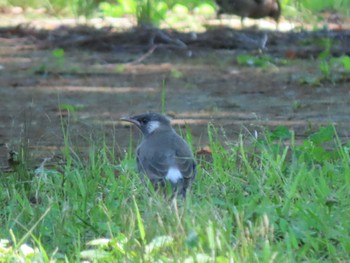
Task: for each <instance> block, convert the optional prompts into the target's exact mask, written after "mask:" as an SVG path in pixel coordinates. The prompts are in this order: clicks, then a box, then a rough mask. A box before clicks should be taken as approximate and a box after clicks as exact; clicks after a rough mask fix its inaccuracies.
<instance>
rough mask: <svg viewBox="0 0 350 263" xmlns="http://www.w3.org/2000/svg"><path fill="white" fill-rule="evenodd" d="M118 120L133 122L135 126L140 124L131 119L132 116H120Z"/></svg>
mask: <svg viewBox="0 0 350 263" xmlns="http://www.w3.org/2000/svg"><path fill="white" fill-rule="evenodd" d="M120 120H122V121H127V122H130V123H133V124H135V125H136V126H137V127H140V125H141V124H140V122H138V121H137V120H135V119H133V118H132V117H122V118H120Z"/></svg>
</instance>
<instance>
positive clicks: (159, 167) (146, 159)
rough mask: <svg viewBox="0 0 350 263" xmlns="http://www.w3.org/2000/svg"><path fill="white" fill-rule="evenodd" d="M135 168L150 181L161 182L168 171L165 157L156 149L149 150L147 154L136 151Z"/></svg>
mask: <svg viewBox="0 0 350 263" xmlns="http://www.w3.org/2000/svg"><path fill="white" fill-rule="evenodd" d="M137 166H138V170H139V172H141V173H144V174H146V175H147V176H148V177H149V178H150V179H151V180H162V179H164V178H165V177H166V175H167V172H168V170H169V167H170V166H169V163H168V162H167V158H166V155H164V154H163V153H162V152H158V151H156V149H149V150H148V152H147V154H142V153H141V151H140V150H138V151H137Z"/></svg>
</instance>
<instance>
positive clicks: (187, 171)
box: [122, 113, 196, 196]
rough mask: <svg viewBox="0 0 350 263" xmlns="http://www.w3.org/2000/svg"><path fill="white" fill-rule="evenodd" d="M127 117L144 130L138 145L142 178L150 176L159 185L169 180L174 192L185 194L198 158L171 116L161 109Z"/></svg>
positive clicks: (138, 162) (154, 183) (163, 184)
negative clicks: (174, 126)
mask: <svg viewBox="0 0 350 263" xmlns="http://www.w3.org/2000/svg"><path fill="white" fill-rule="evenodd" d="M122 120H124V121H128V122H131V123H133V124H135V125H136V126H137V127H138V128H139V129H140V130H141V132H142V133H143V140H142V142H141V144H140V145H139V146H138V147H137V167H138V171H139V173H140V175H141V178H142V180H144V177H145V176H146V177H148V178H149V180H150V181H151V183H152V184H153V185H154V186H155V187H156V188H157V187H158V186H159V185H161V186H165V185H166V184H167V182H169V183H170V185H171V188H172V190H173V192H174V193H180V194H181V195H182V196H185V195H186V190H187V189H188V187H189V186H190V185H191V182H192V181H193V179H194V177H195V175H196V162H195V160H194V158H193V155H192V152H191V150H190V148H189V146H188V144H187V143H186V141H185V140H184V139H183V138H181V137H180V136H179V135H178V134H177V133H176V132H175V130H174V129H173V128H172V127H171V124H170V120H169V119H168V118H167V117H165V116H164V115H161V114H158V113H144V114H140V115H136V116H132V117H129V118H122Z"/></svg>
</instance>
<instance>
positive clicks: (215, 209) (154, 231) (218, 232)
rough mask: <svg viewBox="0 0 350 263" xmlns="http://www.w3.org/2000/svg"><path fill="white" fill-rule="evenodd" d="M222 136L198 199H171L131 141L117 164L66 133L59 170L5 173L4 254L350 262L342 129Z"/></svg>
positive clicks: (348, 173) (204, 162)
mask: <svg viewBox="0 0 350 263" xmlns="http://www.w3.org/2000/svg"><path fill="white" fill-rule="evenodd" d="M220 132H221V130H219V129H217V128H216V127H214V126H212V125H210V126H209V127H208V136H209V139H210V145H209V147H210V150H211V155H212V156H211V158H206V159H204V158H203V159H201V158H199V160H198V164H199V165H198V166H199V167H198V175H197V178H196V180H195V183H194V185H193V187H192V190H191V193H190V194H189V195H188V198H187V199H186V200H182V199H178V200H173V201H169V200H166V199H164V198H163V196H162V195H159V194H158V193H155V192H149V191H146V189H145V188H144V186H143V184H142V183H141V181H140V179H139V177H138V175H137V173H136V170H135V162H134V160H133V154H131V147H130V150H129V151H127V152H126V154H125V156H124V158H123V159H122V160H115V157H114V153H113V151H111V150H110V148H109V146H107V145H106V144H105V143H104V142H103V140H102V142H100V143H93V142H91V146H90V149H89V151H88V154H87V155H86V157H82V156H80V155H79V154H78V153H76V152H75V151H74V150H73V148H74V147H73V145H71V142H70V140H69V134H68V133H65V142H66V150H65V152H64V156H65V160H66V161H65V164H62V165H61V167H59V169H52V168H50V169H49V168H46V167H45V164H43V165H42V166H41V167H40V169H39V168H38V169H39V170H38V169H37V170H35V171H27V170H26V173H27V174H26V176H25V177H24V176H23V172H24V170H23V169H19V170H14V171H13V172H12V173H10V174H8V173H7V174H2V177H1V178H2V179H1V184H0V187H1V189H0V192H1V198H2V204H3V208H2V209H1V211H0V215H1V217H0V220H1V224H2V228H1V230H0V237H1V238H2V239H3V241H2V242H1V244H2V245H1V248H0V259H1V260H5V261H6V260H8V259H18V258H22V259H23V260H24V259H26V260H33V258H41V259H43V260H44V261H48V260H50V259H62V260H67V261H70V262H75V261H77V260H83V259H85V260H89V261H93V260H97V261H111V260H114V261H118V262H139V261H161V262H232V261H235V262H271V261H275V262H286V261H288V262H292V261H296V262H300V261H320V260H326V261H343V260H347V258H348V251H349V249H350V238H349V236H350V233H349V232H350V221H349V220H348V216H349V207H350V201H349V192H350V191H349V189H350V165H349V163H350V155H349V149H350V144H349V143H348V142H347V143H346V142H345V143H341V142H340V141H339V139H338V137H337V134H336V131H335V128H334V127H333V126H327V127H323V128H321V129H320V130H319V131H318V132H316V133H314V134H311V135H310V136H309V137H308V138H306V139H305V140H303V142H302V143H298V144H297V143H295V139H294V133H293V131H291V130H288V129H287V128H285V127H278V128H276V129H275V130H272V131H266V132H265V133H263V134H257V136H256V135H255V136H252V135H248V136H247V135H241V136H240V137H239V139H238V140H236V141H232V140H229V139H227V138H226V140H225V141H222V140H220V139H219V136H218V134H219V133H220ZM186 137H187V139H188V140H190V141H191V140H192V137H191V134H190V132H189V130H187V133H186ZM220 138H221V137H220ZM23 251H24V252H23ZM25 251H29V252H28V253H27V252H25Z"/></svg>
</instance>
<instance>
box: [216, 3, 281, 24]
mask: <svg viewBox="0 0 350 263" xmlns="http://www.w3.org/2000/svg"><path fill="white" fill-rule="evenodd" d="M215 1H216V4H217V5H218V8H219V10H218V12H217V16H220V15H221V14H234V15H238V16H240V17H241V24H242V25H243V20H244V18H246V17H249V18H253V19H259V18H263V17H266V16H268V17H271V18H273V19H274V20H275V21H276V22H277V23H278V21H279V18H280V16H281V12H282V10H281V4H280V2H279V0H215Z"/></svg>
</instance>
